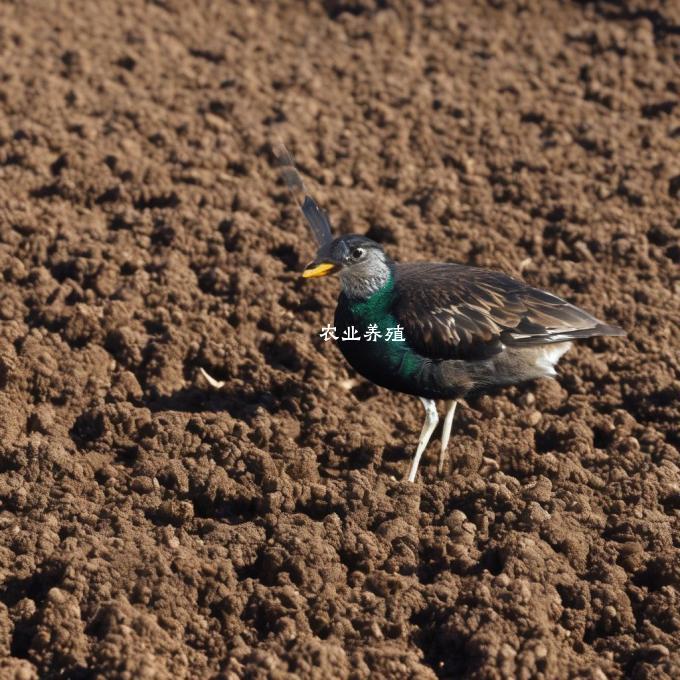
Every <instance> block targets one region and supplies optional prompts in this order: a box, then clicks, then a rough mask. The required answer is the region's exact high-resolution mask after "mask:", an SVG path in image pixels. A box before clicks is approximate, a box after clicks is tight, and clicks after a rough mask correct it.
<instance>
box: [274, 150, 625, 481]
mask: <svg viewBox="0 0 680 680" xmlns="http://www.w3.org/2000/svg"><path fill="white" fill-rule="evenodd" d="M274 153H275V155H276V157H277V159H278V161H279V163H280V165H281V167H282V176H283V178H284V181H285V183H286V184H287V185H288V187H289V188H290V189H291V191H292V192H293V193H294V194H295V195H296V197H297V198H298V202H299V204H300V206H301V208H302V212H303V213H304V215H305V217H306V218H307V221H308V222H309V224H310V226H311V228H312V232H313V234H314V236H315V238H316V240H317V242H318V245H319V248H318V250H317V253H316V257H315V258H314V260H313V261H312V262H310V264H308V265H307V267H306V269H305V270H304V271H303V273H302V276H303V277H305V278H315V277H319V276H327V275H329V274H332V273H335V272H337V273H338V274H339V275H340V282H341V285H342V291H341V293H340V297H339V298H338V304H337V307H336V310H335V333H336V335H337V338H338V339H337V341H336V342H337V344H338V347H339V348H340V351H341V352H342V354H343V355H344V356H345V358H346V359H347V361H348V362H349V363H350V365H351V366H352V368H354V369H355V370H356V371H357V372H358V373H360V374H361V375H363V376H364V377H365V378H367V379H368V380H370V381H371V382H373V383H375V384H377V385H380V386H382V387H386V388H387V389H389V390H394V391H397V392H403V393H405V394H412V395H415V396H417V397H419V398H420V400H421V401H422V403H423V406H424V407H425V422H424V424H423V429H422V431H421V433H420V438H419V440H418V448H417V449H416V453H415V456H414V457H413V461H412V463H411V468H410V470H409V473H408V476H407V479H408V481H409V482H413V481H414V480H415V478H416V473H417V471H418V465H419V463H420V458H421V456H422V455H423V451H424V450H425V448H426V447H427V444H428V442H429V440H430V437H431V436H432V432H433V431H434V429H435V427H436V426H437V423H438V422H439V415H438V414H437V408H436V405H435V400H436V399H445V400H446V416H445V418H444V426H443V431H442V438H441V452H440V456H439V466H438V469H439V472H440V473H441V471H442V470H443V467H444V461H445V454H446V450H447V447H448V443H449V437H450V435H451V425H452V423H453V416H454V413H455V410H456V404H457V402H458V400H459V399H462V398H463V397H465V396H466V395H468V394H471V393H477V394H479V393H483V392H485V391H488V390H490V389H492V388H495V387H499V386H504V385H515V384H517V383H521V382H524V381H527V380H534V379H536V378H542V377H546V376H554V375H556V372H555V365H556V364H557V362H558V361H559V359H560V358H561V357H562V355H563V354H564V353H565V352H566V351H567V350H568V349H569V348H570V347H571V341H572V340H579V339H581V338H591V337H596V336H603V335H608V336H623V335H625V332H624V331H623V330H622V329H621V328H618V327H617V326H610V325H608V324H606V323H603V322H602V321H600V320H598V319H596V318H595V317H594V316H591V315H590V314H588V312H585V311H584V310H582V309H579V308H578V307H576V306H574V305H572V304H570V303H569V302H566V301H565V300H562V299H561V298H559V297H557V296H555V295H552V294H551V293H546V292H545V291H542V290H539V289H537V288H532V287H531V286H528V285H527V284H526V283H523V282H522V281H518V280H517V279H513V278H512V277H510V276H508V275H506V274H502V273H501V272H495V271H490V270H487V269H480V268H478V267H469V266H466V265H462V264H454V263H438V262H437V263H430V262H417V263H408V264H407V263H403V264H402V263H399V262H394V261H393V260H392V259H391V258H390V257H389V256H388V255H387V254H386V253H385V251H384V250H383V248H382V246H380V245H379V244H378V243H376V242H375V241H372V240H371V239H369V238H366V237H365V236H359V235H357V234H350V235H347V236H339V237H337V238H333V236H332V234H331V225H330V222H329V220H328V217H327V216H326V214H325V213H324V212H323V211H322V210H321V209H320V208H319V206H318V205H317V204H316V202H315V201H314V199H313V198H312V197H311V196H309V194H308V193H307V191H306V189H305V186H304V183H303V182H302V178H301V177H300V175H299V173H298V172H297V170H296V169H295V165H294V162H293V159H292V157H291V155H290V154H289V153H288V151H287V150H286V149H285V147H283V146H282V145H277V146H275V148H274ZM352 328H354V329H356V333H353V332H352V331H351V329H352ZM390 330H391V333H390ZM397 332H399V335H400V336H401V337H403V340H395V335H396V333H397ZM356 334H358V335H359V339H356V340H349V339H343V338H348V337H349V336H350V335H356Z"/></svg>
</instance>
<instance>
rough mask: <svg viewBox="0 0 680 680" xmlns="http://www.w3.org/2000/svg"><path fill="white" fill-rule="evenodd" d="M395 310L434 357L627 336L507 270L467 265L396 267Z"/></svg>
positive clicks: (414, 342)
mask: <svg viewBox="0 0 680 680" xmlns="http://www.w3.org/2000/svg"><path fill="white" fill-rule="evenodd" d="M395 276H396V283H395V286H396V292H397V297H396V299H395V304H394V310H393V311H394V314H395V316H396V318H397V319H398V321H399V323H400V324H401V325H402V326H403V327H404V335H405V336H406V338H407V339H408V341H409V342H410V344H411V346H412V347H414V349H416V350H418V351H419V352H420V353H422V354H423V355H425V356H428V357H431V358H432V359H478V358H486V357H490V356H493V355H494V354H497V353H498V352H500V351H502V350H503V347H504V346H508V347H521V346H536V345H548V344H552V343H557V342H566V341H569V340H574V339H578V338H589V337H593V336H597V335H625V332H624V331H623V330H622V329H620V328H617V327H616V326H610V325H608V324H605V323H603V322H602V321H600V320H598V319H596V318H595V317H594V316H592V315H590V314H588V313H587V312H585V311H583V310H582V309H579V308H578V307H576V306H575V305H572V304H570V303H569V302H566V301H565V300H562V299H561V298H559V297H557V296H555V295H551V294H550V293H546V292H544V291H542V290H539V289H537V288H532V287H531V286H528V285H526V284H525V283H523V282H521V281H518V280H516V279H513V278H512V277H510V276H507V275H506V274H501V273H500V272H493V271H489V270H486V269H478V268H475V267H467V266H465V265H460V264H430V263H413V264H400V265H397V267H396V272H395Z"/></svg>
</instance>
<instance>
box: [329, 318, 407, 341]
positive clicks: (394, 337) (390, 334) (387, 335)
mask: <svg viewBox="0 0 680 680" xmlns="http://www.w3.org/2000/svg"><path fill="white" fill-rule="evenodd" d="M336 333H337V329H336V327H335V326H331V325H330V324H328V325H327V326H324V327H323V328H322V329H321V333H319V337H320V338H321V339H322V340H323V341H324V342H328V341H329V340H340V341H341V342H352V341H359V340H361V339H362V338H363V339H364V340H366V342H378V339H380V338H384V339H385V340H386V341H387V342H404V341H405V340H406V338H405V337H404V327H403V326H400V325H399V324H397V325H396V326H395V327H394V328H386V329H385V332H384V333H382V332H381V330H380V329H379V328H378V324H377V323H371V324H369V325H368V328H367V329H366V330H365V331H364V333H363V334H360V333H359V331H358V330H357V328H355V327H354V326H348V327H347V328H345V330H344V331H343V332H342V336H341V337H340V338H338V336H337V334H336Z"/></svg>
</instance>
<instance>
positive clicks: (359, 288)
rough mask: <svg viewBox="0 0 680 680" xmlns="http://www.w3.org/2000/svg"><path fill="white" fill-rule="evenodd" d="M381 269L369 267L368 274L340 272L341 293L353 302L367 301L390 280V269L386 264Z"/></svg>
mask: <svg viewBox="0 0 680 680" xmlns="http://www.w3.org/2000/svg"><path fill="white" fill-rule="evenodd" d="M382 265H383V266H381V267H371V271H370V272H366V273H365V274H362V273H360V272H356V271H341V272H340V281H341V283H342V292H343V293H344V294H345V295H346V296H347V297H348V298H350V299H353V300H367V299H368V298H370V297H371V295H374V294H375V293H377V292H378V291H379V290H380V289H381V288H383V287H384V286H385V285H386V284H387V282H388V281H389V280H390V276H391V272H390V267H389V265H388V264H387V263H386V262H383V263H382Z"/></svg>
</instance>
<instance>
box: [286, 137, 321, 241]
mask: <svg viewBox="0 0 680 680" xmlns="http://www.w3.org/2000/svg"><path fill="white" fill-rule="evenodd" d="M272 149H273V152H274V156H275V157H276V160H277V162H278V164H279V166H280V168H281V177H282V179H283V181H284V182H285V183H286V186H287V187H288V189H290V192H291V193H292V194H293V196H294V198H295V200H296V201H297V204H298V205H299V206H300V210H302V213H303V215H304V216H305V218H306V219H307V222H308V223H309V226H310V227H311V230H312V234H314V238H315V239H316V242H317V243H318V244H319V246H323V245H325V244H326V243H329V242H330V241H332V240H333V236H332V234H331V223H330V220H329V219H328V215H327V214H326V213H325V211H323V210H322V209H321V208H320V207H319V205H318V203H317V202H316V201H315V200H314V199H313V198H312V197H311V196H310V195H309V193H307V188H306V187H305V183H304V182H303V181H302V177H301V176H300V173H299V172H298V170H297V168H296V167H295V161H294V160H293V156H292V155H291V154H290V152H289V151H288V149H286V147H285V146H284V145H283V144H280V143H277V144H274V145H273V147H272Z"/></svg>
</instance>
